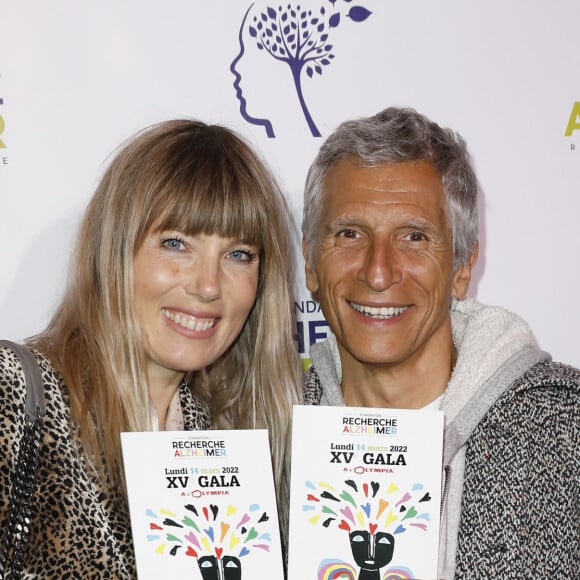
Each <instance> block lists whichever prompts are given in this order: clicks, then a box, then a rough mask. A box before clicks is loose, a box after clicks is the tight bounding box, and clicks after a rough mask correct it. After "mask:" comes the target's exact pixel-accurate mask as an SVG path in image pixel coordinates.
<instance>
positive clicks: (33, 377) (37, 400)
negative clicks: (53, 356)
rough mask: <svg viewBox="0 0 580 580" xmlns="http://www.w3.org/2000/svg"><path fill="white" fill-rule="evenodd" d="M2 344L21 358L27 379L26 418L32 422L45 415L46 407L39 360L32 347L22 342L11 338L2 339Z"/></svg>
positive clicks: (0, 343) (0, 341)
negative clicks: (10, 339)
mask: <svg viewBox="0 0 580 580" xmlns="http://www.w3.org/2000/svg"><path fill="white" fill-rule="evenodd" d="M0 345H3V346H5V347H7V348H9V349H11V350H13V351H14V353H15V354H16V356H17V357H18V359H19V360H20V364H21V365H22V370H23V371H24V377H25V380H26V407H25V413H26V418H27V420H29V421H31V422H32V421H35V420H36V419H37V418H38V417H41V416H42V415H44V408H45V401H44V382H43V380H42V375H41V373H40V368H39V366H38V362H37V361H36V358H34V355H33V354H32V353H31V352H30V349H29V348H28V347H26V346H24V345H22V344H18V343H16V342H11V341H9V340H0Z"/></svg>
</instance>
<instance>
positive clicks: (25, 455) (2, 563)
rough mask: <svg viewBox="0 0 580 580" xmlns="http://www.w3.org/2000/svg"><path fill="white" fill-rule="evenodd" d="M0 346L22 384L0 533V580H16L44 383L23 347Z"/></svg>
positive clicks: (37, 449) (27, 523)
mask: <svg viewBox="0 0 580 580" xmlns="http://www.w3.org/2000/svg"><path fill="white" fill-rule="evenodd" d="M0 345H3V346H5V347H7V348H9V349H11V350H12V351H14V353H15V354H16V356H17V357H18V359H19V360H20V364H21V366H22V370H23V372H24V377H25V381H26V402H25V425H24V433H23V436H22V439H21V441H20V450H19V453H18V457H17V459H16V461H15V464H14V472H13V476H12V494H11V496H10V498H9V501H8V512H7V515H6V520H5V522H4V524H3V529H2V530H0V580H12V579H14V580H16V579H17V578H20V577H21V576H22V571H23V568H24V564H25V551H26V544H27V541H28V536H29V534H30V521H31V514H32V506H33V502H34V496H35V491H36V469H37V466H38V459H39V452H40V446H41V442H42V433H43V421H42V417H43V415H44V411H45V398H44V382H43V380H42V374H41V372H40V368H39V367H38V363H37V362H36V359H35V358H34V355H33V354H32V352H30V350H29V349H28V348H27V347H26V346H23V345H21V344H17V343H15V342H10V341H8V340H0Z"/></svg>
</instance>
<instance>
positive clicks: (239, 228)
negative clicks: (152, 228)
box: [156, 184, 267, 247]
mask: <svg viewBox="0 0 580 580" xmlns="http://www.w3.org/2000/svg"><path fill="white" fill-rule="evenodd" d="M200 185H202V187H201V188H200ZM224 185H225V184H222V186H217V187H216V186H215V184H214V185H213V186H211V185H210V184H196V186H194V187H191V186H190V187H182V188H180V189H177V188H172V189H171V190H170V191H168V192H167V194H166V195H161V196H159V197H160V198H162V199H163V203H162V204H159V205H160V207H158V208H157V210H158V211H157V215H161V216H163V217H162V218H161V219H160V220H159V222H158V223H157V224H156V225H157V229H159V230H177V231H180V232H182V233H183V234H185V235H188V236H194V235H197V234H206V235H213V234H217V235H220V236H222V237H224V238H232V239H236V240H242V241H244V242H246V243H249V244H255V245H257V246H259V247H263V239H264V233H265V224H266V220H267V218H266V216H265V215H264V211H263V207H260V204H259V203H258V201H257V199H256V196H255V194H250V193H249V192H247V191H246V192H245V191H243V190H242V189H234V188H231V187H230V188H227V189H226V188H225V187H224ZM258 197H259V196H258Z"/></svg>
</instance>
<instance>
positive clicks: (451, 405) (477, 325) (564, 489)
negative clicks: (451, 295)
mask: <svg viewBox="0 0 580 580" xmlns="http://www.w3.org/2000/svg"><path fill="white" fill-rule="evenodd" d="M451 322H452V334H453V342H454V345H455V347H456V349H457V362H456V365H455V368H454V369H453V373H452V376H451V378H450V381H449V384H448V386H447V389H446V391H445V393H444V395H443V397H442V399H441V405H440V408H441V410H443V411H444V412H445V438H444V450H443V470H444V476H443V481H444V484H443V495H444V497H443V511H442V521H441V536H440V549H439V577H440V578H445V579H446V580H450V579H452V578H454V577H456V578H486V579H487V578H490V577H493V576H495V577H498V575H499V576H500V577H502V578H531V577H546V578H548V577H549V578H575V577H580V574H578V570H579V566H580V535H579V530H580V527H579V525H580V524H579V522H580V517H579V516H580V514H579V509H578V499H577V498H578V497H579V495H578V494H579V491H580V441H579V433H580V415H579V406H580V372H579V371H578V370H576V369H573V368H572V367H567V366H565V365H559V364H556V363H550V362H549V361H550V356H549V355H548V354H547V353H545V352H543V351H541V350H540V348H539V346H538V344H537V342H536V339H535V338H534V336H533V334H532V332H531V330H530V328H529V327H528V325H527V324H526V323H525V322H524V321H523V320H522V319H521V318H519V317H518V316H516V315H515V314H512V313H510V312H508V311H507V310H505V309H503V308H499V307H493V306H485V305H483V304H480V303H478V302H476V301H474V300H469V299H466V300H462V301H455V302H454V304H453V306H452V310H451ZM310 355H311V358H312V367H311V368H310V370H309V371H308V373H307V374H306V376H305V382H304V394H305V401H306V403H307V404H321V405H343V404H344V402H343V400H342V395H341V390H340V383H341V364H340V357H339V353H338V348H337V344H336V338H335V337H334V336H332V335H331V336H330V337H329V338H328V339H327V340H326V341H324V342H321V343H318V344H316V345H314V346H313V347H312V348H311V350H310ZM538 421H539V422H543V424H544V427H540V428H538V427H537V425H538ZM546 425H549V427H548V429H549V430H548V431H545V430H544V428H545V426H546ZM534 426H536V427H534ZM532 448H534V449H535V452H536V453H545V454H548V456H549V457H551V459H552V460H551V462H549V465H547V466H542V469H541V470H537V469H534V468H530V465H531V462H533V461H534V460H535V457H533V456H530V450H531V449H532ZM512 456H513V457H512ZM510 459H511V460H510ZM538 471H540V473H538ZM522 486H523V487H524V488H526V489H523V488H522ZM514 494H515V495H514ZM550 497H562V498H566V499H565V502H566V503H565V505H559V506H556V505H555V504H554V502H553V500H552V499H550ZM566 507H567V508H568V509H566ZM560 510H562V511H563V513H564V514H565V515H563V516H560V514H559V512H560ZM531 514H533V515H531ZM530 515H531V517H532V518H533V517H536V518H537V521H536V522H535V523H534V522H532V521H528V516H530ZM542 519H544V520H545V526H544V529H543V530H542V531H541V532H540V531H539V530H538V528H537V527H536V525H537V524H539V522H540V521H542ZM558 519H560V521H559V522H558V521H557V520H558ZM566 522H567V523H566ZM562 525H564V526H566V525H567V527H568V529H567V531H566V532H564V534H565V535H566V537H568V538H569V540H570V543H569V544H568V545H564V544H563V543H562V542H561V541H560V540H561V534H562V531H561V526H562ZM546 526H547V527H548V528H551V529H552V533H553V534H554V537H553V538H552V539H549V534H550V530H549V529H546ZM512 530H513V533H512ZM558 535H559V536H560V537H559V540H558V541H557V542H556V539H555V538H556V537H558ZM548 563H550V565H551V566H552V567H551V568H550V566H548V568H546V569H545V570H544V571H541V572H538V569H539V568H538V567H541V566H542V565H548ZM525 570H529V571H530V574H528V573H526V572H525Z"/></svg>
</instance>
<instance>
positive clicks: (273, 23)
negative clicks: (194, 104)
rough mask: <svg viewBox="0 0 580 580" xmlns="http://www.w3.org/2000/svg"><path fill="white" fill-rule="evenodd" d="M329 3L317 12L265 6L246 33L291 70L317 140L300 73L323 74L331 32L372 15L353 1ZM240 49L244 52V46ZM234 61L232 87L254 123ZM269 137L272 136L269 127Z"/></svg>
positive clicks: (329, 58)
mask: <svg viewBox="0 0 580 580" xmlns="http://www.w3.org/2000/svg"><path fill="white" fill-rule="evenodd" d="M339 1H341V5H342V3H344V4H346V5H347V6H346V7H341V5H338V3H339ZM328 2H329V3H330V5H331V7H330V8H329V9H328V10H327V8H326V7H325V6H324V5H323V6H320V7H319V9H318V10H316V9H307V8H302V7H301V6H300V4H296V5H292V4H287V5H286V6H278V7H277V8H274V7H272V6H267V7H266V8H265V9H264V10H263V11H261V12H260V13H259V14H256V15H254V16H253V18H252V19H251V21H250V24H249V25H248V31H249V34H250V36H251V37H252V38H253V39H255V41H256V46H257V47H258V49H259V50H263V51H265V52H267V53H268V54H269V55H270V56H271V57H272V58H274V59H275V60H277V61H280V62H284V63H286V64H287V65H288V66H289V67H290V71H291V73H292V79H293V81H294V86H295V88H296V93H297V95H298V100H299V102H300V107H301V109H302V112H303V114H304V118H305V119H306V122H307V123H308V127H309V128H310V131H311V133H312V135H313V136H314V137H320V131H319V130H318V127H317V126H316V123H315V122H314V119H313V118H312V115H311V113H310V111H309V109H308V106H307V104H306V100H305V98H304V92H303V88H302V79H303V73H304V72H306V75H307V76H308V77H309V78H313V77H314V76H315V75H322V73H323V71H324V67H327V66H328V65H330V64H331V62H332V60H333V59H334V57H335V55H334V53H333V50H334V46H333V44H332V41H331V33H332V30H333V29H335V28H337V27H338V26H340V25H341V24H342V23H343V22H345V21H346V20H350V21H352V22H364V21H365V20H366V19H367V18H368V17H369V16H370V15H371V11H370V10H367V9H366V8H364V7H363V6H350V3H351V2H352V0H328ZM250 8H251V7H250ZM248 15H249V10H248V13H246V17H245V18H244V21H243V22H242V28H243V26H244V25H245V23H246V19H247V17H248ZM240 37H241V35H240ZM241 48H242V50H243V46H242V47H241ZM238 58H239V57H238ZM236 62H237V60H235V61H234V62H233V63H232V67H231V70H232V72H233V73H234V74H235V75H236V77H237V79H236V82H235V83H234V87H235V88H236V90H237V91H238V98H239V99H240V102H241V103H242V107H241V109H240V110H241V113H242V116H244V118H245V119H246V120H248V121H249V122H256V121H257V120H256V119H252V118H251V117H248V116H246V115H245V114H244V113H245V112H246V111H245V100H243V97H241V91H240V89H239V80H240V79H239V74H238V73H237V72H236V70H235V63H236ZM259 121H261V122H260V123H259V124H262V125H266V124H267V123H269V122H268V121H267V120H264V119H261V120H259ZM268 136H269V137H273V136H274V133H273V131H272V130H271V124H270V131H269V132H268Z"/></svg>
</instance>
